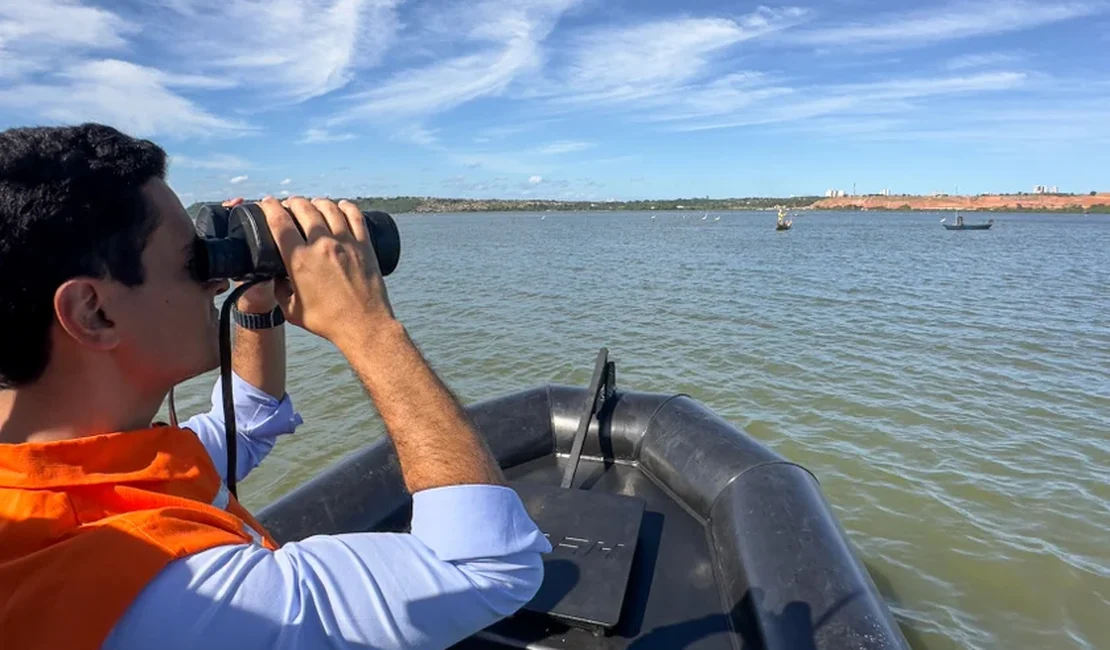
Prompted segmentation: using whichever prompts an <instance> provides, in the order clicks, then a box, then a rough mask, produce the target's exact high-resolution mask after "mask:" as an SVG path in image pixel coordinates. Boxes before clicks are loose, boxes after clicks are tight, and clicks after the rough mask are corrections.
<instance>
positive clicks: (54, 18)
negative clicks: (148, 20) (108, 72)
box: [0, 0, 140, 51]
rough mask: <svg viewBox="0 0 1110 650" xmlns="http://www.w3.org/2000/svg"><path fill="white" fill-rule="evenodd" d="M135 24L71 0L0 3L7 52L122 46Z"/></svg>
mask: <svg viewBox="0 0 1110 650" xmlns="http://www.w3.org/2000/svg"><path fill="white" fill-rule="evenodd" d="M139 29H140V28H139V26H138V25H137V24H135V23H133V22H130V21H127V20H124V19H123V18H121V17H120V16H118V15H116V14H114V13H112V12H111V11H108V10H106V9H100V8H97V7H88V6H84V5H82V4H80V3H79V2H75V1H71V0H34V2H5V3H2V4H0V45H5V44H7V45H11V44H16V45H18V47H13V48H11V51H18V50H24V51H26V50H31V49H34V48H35V47H36V46H48V47H73V46H77V47H82V48H89V49H93V48H95V49H109V48H122V47H124V46H125V45H126V44H127V40H126V36H127V35H129V34H134V33H136V32H138V31H139Z"/></svg>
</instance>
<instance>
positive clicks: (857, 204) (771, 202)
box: [189, 192, 1110, 215]
mask: <svg viewBox="0 0 1110 650" xmlns="http://www.w3.org/2000/svg"><path fill="white" fill-rule="evenodd" d="M351 200H353V201H354V202H355V203H356V204H357V205H358V206H359V209H361V210H381V211H383V212H388V213H390V214H436V213H444V212H615V211H621V212H650V211H660V212H667V211H686V212H713V211H725V210H771V211H773V210H777V209H778V208H779V207H782V208H785V209H787V210H814V211H833V210H842V211H857V210H858V211H872V210H873V211H876V212H880V211H881V212H946V211H948V212H950V211H956V210H959V211H962V212H1044V213H1060V214H1076V213H1080V214H1081V213H1085V212H1086V213H1096V214H1110V193H1108V192H1103V193H1099V194H1094V195H1091V194H984V195H978V196H949V195H941V196H909V195H904V196H881V195H866V196H859V195H857V196H843V197H836V198H822V197H816V196H802V197H789V198H775V197H758V198H733V199H708V198H705V199H668V200H658V201H649V200H643V201H557V200H512V199H444V198H436V197H415V196H399V197H357V198H354V199H351ZM201 205H202V204H201V203H194V204H193V205H191V206H189V213H190V214H191V215H195V214H196V211H197V210H198V209H199V208H200V206H201Z"/></svg>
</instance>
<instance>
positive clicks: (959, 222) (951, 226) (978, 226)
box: [940, 213, 994, 230]
mask: <svg viewBox="0 0 1110 650" xmlns="http://www.w3.org/2000/svg"><path fill="white" fill-rule="evenodd" d="M946 221H948V217H945V218H943V219H941V220H940V222H941V224H943V225H944V229H945V230H990V229H991V226H993V225H994V219H988V220H987V222H986V223H964V218H963V217H962V216H960V214H959V213H957V214H956V223H945V222H946Z"/></svg>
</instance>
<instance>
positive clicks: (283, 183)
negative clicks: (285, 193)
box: [281, 178, 293, 185]
mask: <svg viewBox="0 0 1110 650" xmlns="http://www.w3.org/2000/svg"><path fill="white" fill-rule="evenodd" d="M292 182H293V179H292V178H286V179H285V180H283V181H282V182H281V185H288V184H290V183H292Z"/></svg>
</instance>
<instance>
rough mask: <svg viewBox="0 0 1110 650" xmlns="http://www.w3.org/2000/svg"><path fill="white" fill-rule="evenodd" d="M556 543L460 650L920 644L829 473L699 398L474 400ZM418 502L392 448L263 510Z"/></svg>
mask: <svg viewBox="0 0 1110 650" xmlns="http://www.w3.org/2000/svg"><path fill="white" fill-rule="evenodd" d="M467 411H468V413H469V415H470V416H471V418H472V419H473V421H474V423H475V424H476V425H477V427H478V429H479V431H481V433H482V434H483V435H484V436H485V438H486V440H487V441H488V443H489V446H490V448H491V450H492V451H493V453H494V454H495V455H496V456H497V459H498V461H499V462H500V464H501V466H502V467H503V468H504V472H505V475H506V478H507V479H508V480H509V482H510V485H511V486H512V487H513V488H514V489H515V490H517V492H518V493H519V494H520V495H521V497H522V499H523V501H524V503H525V506H526V507H527V509H528V511H529V513H530V514H531V515H532V517H533V519H534V520H535V521H536V523H537V524H538V525H539V527H540V528H541V530H543V531H544V533H545V535H547V537H548V538H549V539H550V541H551V545H552V548H553V551H552V553H550V554H549V555H547V556H546V557H545V559H544V570H545V575H544V581H543V585H542V586H541V588H540V590H539V592H538V593H537V595H536V596H535V598H533V599H532V601H531V602H529V603H528V604H527V605H526V606H525V607H524V608H523V609H522V610H521V611H520V612H518V613H517V614H515V615H513V616H511V617H509V618H507V619H505V620H503V621H501V622H499V623H497V624H495V625H493V626H491V627H489V628H487V629H485V630H483V631H481V632H479V633H478V634H476V635H475V636H473V637H471V638H469V639H467V640H465V641H463V642H462V643H461V644H459V646H457V647H459V648H534V649H537V650H540V649H543V650H546V649H556V648H557V649H560V650H566V649H583V650H585V649H589V650H617V649H622V648H636V649H641V650H642V649H645V648H659V649H663V650H679V649H705V650H711V649H715V648H721V649H743V650H755V649H767V650H778V649H783V648H792V649H804V650H814V649H822V650H824V649H829V650H831V649H834V648H835V649H837V650H842V649H849V648H906V647H908V646H907V644H906V641H905V639H904V637H903V636H902V633H901V631H900V630H899V628H898V625H897V624H896V622H895V621H894V619H893V617H892V616H891V614H890V612H889V611H888V609H887V607H886V605H885V603H884V602H883V599H882V598H881V597H880V595H879V593H878V591H877V589H876V588H875V585H874V583H873V582H872V580H871V578H870V576H869V575H868V574H867V571H866V570H865V568H864V566H863V565H862V564H861V562H860V561H859V559H858V558H857V557H856V556H855V554H854V552H853V550H852V548H851V545H850V543H849V542H848V540H847V538H846V536H845V534H844V532H843V530H842V529H841V527H840V525H839V524H838V522H837V521H836V519H835V518H834V516H833V514H832V512H831V511H830V508H829V506H828V504H827V503H826V501H825V499H824V497H823V496H822V493H821V487H820V485H819V483H818V481H817V479H816V478H815V477H814V476H813V474H811V473H810V472H809V471H808V470H807V469H805V468H804V467H802V466H800V465H797V464H795V463H792V462H790V461H789V460H786V459H784V458H782V457H780V456H778V455H777V454H775V453H774V452H772V451H771V450H769V449H768V448H767V447H765V446H763V445H762V444H761V443H759V442H758V441H757V440H755V439H753V438H751V437H750V436H748V435H747V434H745V433H743V432H741V431H739V430H737V429H736V428H735V427H734V426H732V425H731V424H729V423H728V422H726V421H725V420H723V419H722V418H720V417H719V416H717V415H716V414H715V413H713V412H712V411H711V410H710V409H708V408H707V407H705V406H704V405H702V404H700V403H699V402H697V401H695V400H693V399H691V398H690V397H688V396H685V395H659V394H648V393H637V392H626V391H618V390H617V389H616V367H615V365H614V364H613V362H612V361H610V360H609V359H608V352H607V351H606V350H604V349H602V350H601V352H600V353H599V355H598V358H597V360H596V362H595V367H594V372H593V376H592V380H591V384H590V386H589V388H586V389H582V388H575V387H569V386H555V385H549V386H542V387H537V388H532V389H528V390H523V391H520V392H517V393H513V394H510V395H505V396H502V397H498V398H495V399H491V400H488V401H483V402H479V403H476V404H473V405H471V406H469V407H467ZM410 514H411V498H410V496H409V494H408V493H407V492H406V490H405V487H404V483H403V481H402V478H401V473H400V468H399V466H398V463H397V459H396V455H395V453H394V451H393V446H392V444H391V443H390V442H389V440H388V439H386V438H383V439H381V440H378V441H376V442H374V443H372V444H370V445H368V446H367V447H365V448H363V449H362V450H360V451H358V452H356V453H355V454H353V455H351V456H350V457H348V458H346V459H345V460H343V461H342V462H340V463H339V464H337V465H336V466H334V467H332V468H331V469H329V470H327V471H325V472H323V473H322V474H320V475H319V476H317V477H315V478H314V479H312V480H311V481H309V482H308V483H306V484H304V485H302V486H301V487H299V488H297V489H296V490H294V491H293V492H291V493H289V494H287V495H286V496H284V497H282V498H281V499H279V500H278V501H276V502H274V503H273V504H271V505H270V506H268V507H266V508H265V509H264V510H262V512H260V513H259V515H258V518H259V519H260V520H261V521H262V523H263V524H264V525H265V526H266V527H267V528H268V529H269V530H270V532H271V533H272V534H273V535H274V537H275V538H277V539H278V540H279V541H281V542H287V541H293V540H298V539H303V538H305V537H308V536H310V535H315V534H329V533H341V532H354V531H394V532H396V531H405V530H407V525H408V521H409V517H410Z"/></svg>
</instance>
